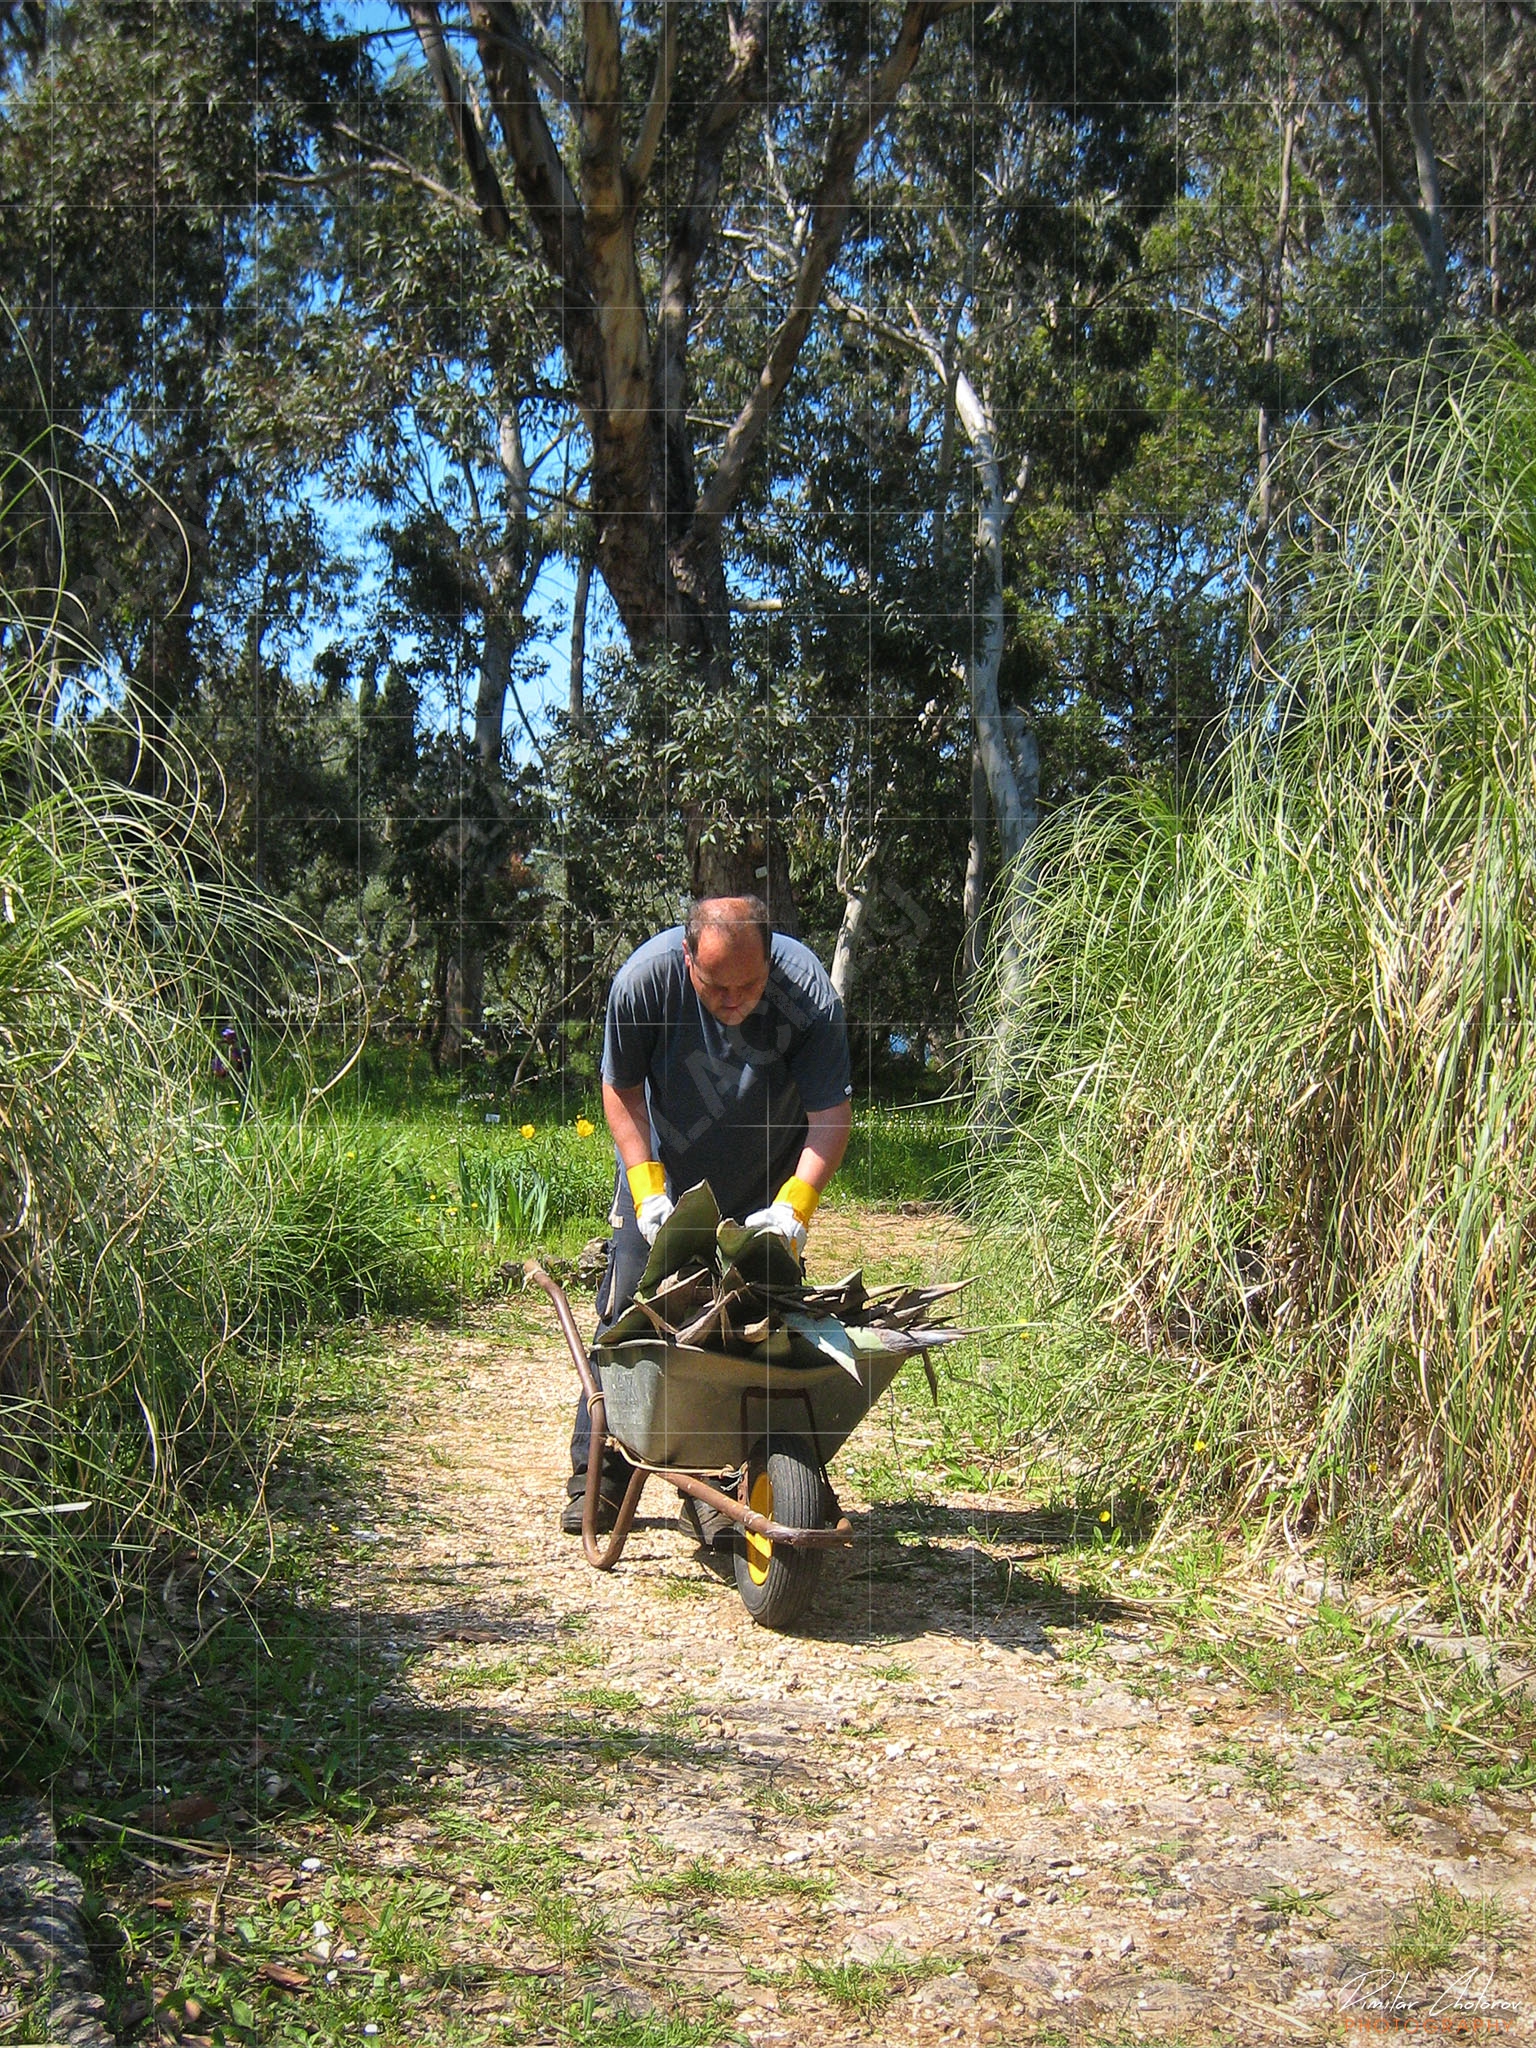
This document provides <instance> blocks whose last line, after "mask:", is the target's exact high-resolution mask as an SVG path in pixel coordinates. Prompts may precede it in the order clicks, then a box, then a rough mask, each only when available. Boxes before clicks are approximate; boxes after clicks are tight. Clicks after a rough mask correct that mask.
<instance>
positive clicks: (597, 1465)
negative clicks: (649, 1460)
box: [523, 1259, 853, 1572]
mask: <svg viewBox="0 0 1536 2048" xmlns="http://www.w3.org/2000/svg"><path fill="white" fill-rule="evenodd" d="M523 1278H524V1280H531V1281H532V1282H533V1283H534V1285H535V1286H536V1287H542V1288H543V1290H544V1292H545V1293H546V1294H547V1295H548V1296H549V1298H550V1300H551V1302H553V1304H554V1309H555V1314H556V1316H557V1317H558V1318H559V1322H560V1329H561V1332H562V1334H563V1335H564V1337H565V1341H566V1345H567V1347H568V1348H569V1350H570V1354H571V1363H572V1364H573V1365H574V1366H575V1368H576V1371H577V1373H578V1375H579V1376H580V1379H581V1387H582V1392H583V1393H584V1394H585V1395H586V1397H587V1412H588V1413H589V1414H590V1416H591V1418H592V1440H593V1442H594V1444H596V1443H599V1442H602V1441H605V1440H606V1436H607V1431H606V1427H605V1423H606V1416H605V1414H604V1402H603V1390H602V1388H601V1387H600V1386H599V1385H598V1383H597V1375H596V1374H595V1373H594V1372H593V1370H592V1361H591V1359H590V1358H588V1356H587V1348H586V1346H585V1345H584V1344H583V1343H582V1341H581V1332H580V1331H579V1330H578V1329H577V1327H576V1318H575V1315H574V1314H573V1313H572V1310H571V1304H570V1302H569V1301H568V1300H567V1299H566V1293H565V1289H564V1288H563V1287H562V1286H561V1285H560V1282H559V1281H558V1280H556V1279H554V1278H553V1277H552V1276H551V1275H550V1274H548V1273H546V1272H545V1270H544V1268H543V1267H542V1266H541V1265H540V1264H539V1262H538V1260H537V1259H527V1260H525V1261H524V1263H523ZM602 1463H603V1461H602V1459H601V1458H600V1457H590V1456H589V1457H588V1459H587V1491H586V1497H585V1499H584V1501H583V1503H582V1517H581V1547H582V1549H583V1550H584V1551H585V1553H586V1557H587V1562H588V1564H590V1565H593V1566H595V1567H596V1569H597V1570H598V1571H600V1572H611V1571H612V1570H613V1568H614V1566H615V1565H616V1564H617V1563H618V1561H619V1558H620V1555H621V1554H622V1552H623V1549H624V1545H625V1543H626V1542H627V1541H628V1540H629V1531H630V1525H631V1523H632V1522H633V1521H634V1519H635V1511H636V1509H637V1508H638V1507H639V1505H640V1496H641V1494H642V1493H643V1492H644V1491H645V1482H646V1480H647V1479H648V1478H649V1477H650V1476H651V1471H652V1470H654V1471H655V1473H656V1476H657V1478H658V1479H665V1480H666V1481H667V1482H668V1483H669V1484H670V1485H672V1486H675V1487H676V1488H677V1490H678V1492H679V1493H685V1494H687V1495H688V1497H689V1498H690V1499H691V1500H697V1501H703V1502H705V1503H706V1504H707V1505H708V1506H709V1507H712V1508H715V1509H717V1510H718V1511H719V1512H720V1513H721V1514H722V1515H727V1516H729V1518H730V1519H731V1521H733V1522H735V1523H736V1524H737V1525H738V1526H739V1527H741V1528H743V1529H745V1530H746V1532H747V1534H748V1535H749V1536H762V1537H764V1538H766V1540H767V1541H768V1542H770V1543H785V1544H788V1545H789V1546H790V1547H791V1548H799V1549H821V1548H831V1547H833V1546H835V1545H837V1544H840V1543H851V1542H852V1541H853V1525H852V1523H851V1522H850V1521H849V1520H848V1517H847V1516H846V1515H843V1516H841V1517H840V1518H839V1520H838V1523H837V1526H836V1527H835V1528H833V1529H791V1528H788V1527H787V1526H786V1525H785V1524H784V1523H783V1522H774V1521H770V1520H769V1518H768V1517H767V1516H766V1515H760V1514H759V1513H758V1512H757V1510H756V1509H755V1508H749V1507H748V1506H747V1504H746V1502H745V1501H740V1500H733V1499H732V1498H731V1496H730V1495H729V1494H728V1493H724V1492H722V1491H721V1489H720V1488H719V1487H718V1486H711V1485H710V1483H709V1481H708V1480H707V1479H700V1478H699V1477H697V1475H696V1474H694V1473H692V1472H674V1471H671V1470H669V1469H668V1468H667V1467H665V1466H656V1467H647V1466H644V1465H637V1466H636V1467H635V1471H634V1476H633V1477H632V1478H631V1480H630V1482H629V1485H628V1487H627V1488H626V1489H625V1493H624V1499H623V1501H622V1502H621V1503H620V1506H619V1513H618V1519H617V1520H616V1521H615V1523H614V1525H613V1534H612V1535H611V1536H610V1537H609V1539H608V1544H607V1548H606V1549H605V1548H603V1547H602V1546H601V1545H600V1544H599V1543H598V1540H597V1528H596V1522H597V1503H598V1498H599V1495H600V1494H601V1491H602Z"/></svg>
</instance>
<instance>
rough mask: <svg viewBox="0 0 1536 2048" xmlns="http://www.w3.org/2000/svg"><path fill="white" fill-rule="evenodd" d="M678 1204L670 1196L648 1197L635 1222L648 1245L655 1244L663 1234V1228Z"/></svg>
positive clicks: (641, 1206) (640, 1207) (636, 1215)
mask: <svg viewBox="0 0 1536 2048" xmlns="http://www.w3.org/2000/svg"><path fill="white" fill-rule="evenodd" d="M675 1206H676V1204H675V1203H674V1202H673V1200H672V1197H671V1196H670V1195H647V1196H646V1198H645V1200H644V1201H643V1202H642V1203H641V1204H640V1206H639V1208H638V1209H637V1210H636V1211H635V1221H636V1222H637V1223H638V1224H639V1226H640V1235H641V1236H642V1237H643V1238H644V1239H645V1241H646V1243H647V1244H654V1243H655V1242H656V1240H657V1238H658V1237H659V1236H660V1234H661V1226H662V1225H663V1223H665V1222H666V1220H667V1218H668V1217H669V1216H670V1215H671V1214H672V1211H673V1209H674V1207H675Z"/></svg>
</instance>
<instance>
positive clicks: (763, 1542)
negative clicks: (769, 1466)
mask: <svg viewBox="0 0 1536 2048" xmlns="http://www.w3.org/2000/svg"><path fill="white" fill-rule="evenodd" d="M747 1504H748V1506H749V1507H750V1508H751V1509H752V1510H753V1512H754V1513H755V1514H759V1515H763V1516H765V1517H766V1519H767V1520H768V1521H770V1522H771V1521H772V1520H773V1481H772V1480H771V1479H770V1478H769V1477H768V1474H767V1473H766V1472H759V1473H758V1475H757V1477H756V1478H755V1479H754V1480H753V1482H752V1491H751V1493H750V1494H749V1495H748V1498H747ZM772 1562H773V1544H772V1542H771V1541H770V1540H769V1538H768V1537H766V1536H754V1535H753V1534H752V1532H751V1531H750V1530H748V1532H747V1576H748V1578H749V1579H751V1581H752V1583H753V1585H754V1586H761V1585H763V1584H764V1583H765V1582H766V1580H767V1577H768V1567H769V1565H770V1564H772Z"/></svg>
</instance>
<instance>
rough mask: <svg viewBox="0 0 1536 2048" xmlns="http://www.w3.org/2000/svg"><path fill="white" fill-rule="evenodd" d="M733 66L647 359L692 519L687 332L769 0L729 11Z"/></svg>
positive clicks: (672, 480)
mask: <svg viewBox="0 0 1536 2048" xmlns="http://www.w3.org/2000/svg"><path fill="white" fill-rule="evenodd" d="M729 21H730V36H731V57H730V63H729V64H728V65H727V67H726V70H725V73H724V75H723V76H722V78H721V79H720V82H719V84H718V85H717V86H716V87H715V92H714V97H713V98H712V99H711V101H710V103H709V105H708V107H707V108H706V109H705V112H704V117H703V119H702V121H701V122H700V124H699V129H698V139H697V141H696V143H695V145H694V159H693V184H692V187H691V189H690V191H689V194H688V203H687V205H686V206H685V207H684V208H683V210H682V213H681V214H680V215H679V217H678V222H677V226H676V227H675V228H674V230H673V233H672V239H671V242H670V244H669V246H668V249H667V257H666V262H665V264H664V265H663V267H662V273H661V291H660V294H659V297H658V303H657V313H656V344H655V350H654V353H653V357H652V364H651V402H652V404H653V405H654V406H655V408H656V410H657V411H658V412H659V413H660V414H661V417H662V421H663V423H664V424H663V434H664V445H665V449H666V465H667V502H668V503H669V504H671V505H675V506H677V507H678V508H679V509H680V511H681V513H682V514H683V516H684V518H688V517H691V515H692V511H693V505H694V494H695V478H694V468H693V446H692V443H691V441H690V440H689V438H688V434H687V430H686V423H685V420H684V408H685V406H686V404H687V395H688V374H687V372H688V334H689V327H690V324H691V320H692V315H693V296H694V286H695V281H696V279H697V276H698V268H699V262H700V259H701V257H702V256H703V253H704V251H705V249H706V248H707V247H708V246H709V240H710V236H711V233H712V231H713V228H714V219H715V206H716V203H717V201H718V199H719V196H720V179H721V174H722V171H723V168H724V163H725V152H726V149H727V147H728V145H729V143H730V140H731V137H732V136H733V135H734V134H735V133H736V130H737V129H738V128H739V127H740V125H741V122H742V119H743V117H744V116H745V114H746V112H747V109H748V107H750V106H752V105H754V104H756V103H757V102H758V101H759V100H760V99H761V97H762V93H763V86H764V71H765V66H766V52H767V46H768V5H767V0H751V4H750V5H749V6H748V8H747V11H746V13H745V14H744V15H743V16H742V17H741V18H740V19H739V20H738V19H737V17H736V16H735V14H734V12H731V13H730V14H729Z"/></svg>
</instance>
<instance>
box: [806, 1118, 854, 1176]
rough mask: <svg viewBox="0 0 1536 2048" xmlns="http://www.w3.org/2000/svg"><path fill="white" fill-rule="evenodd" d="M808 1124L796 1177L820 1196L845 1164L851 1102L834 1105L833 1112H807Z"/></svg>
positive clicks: (851, 1129)
mask: <svg viewBox="0 0 1536 2048" xmlns="http://www.w3.org/2000/svg"><path fill="white" fill-rule="evenodd" d="M805 1121H806V1133H805V1146H804V1149H803V1150H802V1152H801V1154H800V1164H799V1165H798V1166H797V1167H796V1168H795V1178H796V1180H803V1181H805V1182H806V1183H807V1184H808V1185H809V1186H811V1187H813V1188H814V1189H815V1190H816V1192H817V1194H818V1195H819V1194H822V1193H823V1192H824V1191H825V1189H826V1185H827V1182H828V1181H829V1180H830V1179H831V1178H832V1176H833V1174H834V1173H836V1171H837V1169H838V1168H839V1167H840V1166H841V1165H842V1163H843V1154H844V1153H845V1152H846V1151H847V1150H848V1140H849V1137H850V1136H851V1135H852V1132H853V1108H852V1105H851V1104H850V1103H847V1102H835V1103H834V1104H833V1105H832V1107H831V1108H830V1109H808V1110H807V1111H806V1112H805Z"/></svg>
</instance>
